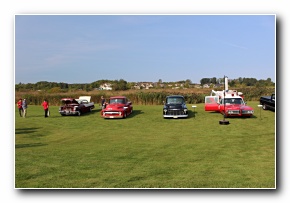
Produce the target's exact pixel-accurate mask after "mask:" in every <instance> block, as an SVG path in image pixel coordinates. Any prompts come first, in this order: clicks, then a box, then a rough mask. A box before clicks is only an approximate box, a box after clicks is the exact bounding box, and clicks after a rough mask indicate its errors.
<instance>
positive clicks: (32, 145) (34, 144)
mask: <svg viewBox="0 0 290 203" xmlns="http://www.w3.org/2000/svg"><path fill="white" fill-rule="evenodd" d="M46 145H47V144H42V143H31V144H16V145H15V148H28V147H41V146H46Z"/></svg>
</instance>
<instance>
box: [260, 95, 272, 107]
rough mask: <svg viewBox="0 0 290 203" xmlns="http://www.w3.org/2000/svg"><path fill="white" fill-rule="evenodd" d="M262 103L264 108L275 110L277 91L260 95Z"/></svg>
mask: <svg viewBox="0 0 290 203" xmlns="http://www.w3.org/2000/svg"><path fill="white" fill-rule="evenodd" d="M260 104H261V105H262V108H263V109H264V110H267V109H269V110H272V111H275V93H273V94H272V95H271V96H262V97H260Z"/></svg>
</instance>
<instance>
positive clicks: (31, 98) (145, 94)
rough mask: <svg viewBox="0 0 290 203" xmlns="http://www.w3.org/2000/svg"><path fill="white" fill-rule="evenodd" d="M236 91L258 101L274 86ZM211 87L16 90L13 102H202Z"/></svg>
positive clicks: (158, 103)
mask: <svg viewBox="0 0 290 203" xmlns="http://www.w3.org/2000/svg"><path fill="white" fill-rule="evenodd" d="M238 91H240V92H243V94H244V96H245V99H246V100H247V101H258V100H259V98H260V96H264V95H271V94H272V93H273V92H274V91H275V89H274V88H254V87H252V88H242V89H238ZM210 92H211V89H197V88H191V89H179V90H176V89H150V90H128V91H100V90H94V91H91V92H85V91H76V92H68V93H47V92H43V91H37V92H16V94H15V103H16V102H17V101H18V99H19V98H26V99H27V101H28V102H29V104H30V105H40V104H41V103H42V101H43V100H44V99H47V100H48V101H49V103H50V105H55V106H57V105H60V104H61V103H60V100H61V98H65V97H72V98H78V97H79V96H82V95H88V96H91V97H92V98H91V99H92V101H93V102H95V103H100V102H101V96H104V97H105V98H107V99H109V97H110V96H116V95H123V96H127V97H128V98H129V99H130V100H131V101H132V102H133V104H138V105H160V104H162V103H163V101H164V100H165V98H166V96H168V95H173V94H175V95H183V96H184V97H185V100H186V102H187V103H204V97H205V96H206V95H210Z"/></svg>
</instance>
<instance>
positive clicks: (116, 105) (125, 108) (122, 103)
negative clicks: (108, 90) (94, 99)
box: [101, 96, 133, 118]
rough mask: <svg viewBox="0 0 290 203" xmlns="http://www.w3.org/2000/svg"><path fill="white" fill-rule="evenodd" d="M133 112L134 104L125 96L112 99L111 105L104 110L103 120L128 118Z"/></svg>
mask: <svg viewBox="0 0 290 203" xmlns="http://www.w3.org/2000/svg"><path fill="white" fill-rule="evenodd" d="M132 112H133V106H132V102H130V101H129V100H128V99H127V98H126V97H124V96H115V97H110V100H109V103H107V104H106V107H105V108H104V109H102V111H101V116H102V117H103V118H126V117H127V116H128V115H130V114H131V113H132Z"/></svg>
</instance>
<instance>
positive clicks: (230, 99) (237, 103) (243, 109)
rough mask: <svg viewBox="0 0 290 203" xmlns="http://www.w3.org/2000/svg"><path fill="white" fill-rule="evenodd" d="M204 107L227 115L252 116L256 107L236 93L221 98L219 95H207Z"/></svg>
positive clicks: (206, 109)
mask: <svg viewBox="0 0 290 203" xmlns="http://www.w3.org/2000/svg"><path fill="white" fill-rule="evenodd" d="M204 108H205V111H216V112H220V113H221V114H223V115H224V116H225V117H251V116H252V115H253V114H254V109H253V108H252V107H250V106H247V105H246V103H245V102H244V100H243V98H242V97H240V96H236V95H234V94H233V95H226V96H225V97H222V98H220V99H219V96H206V97H205V106H204Z"/></svg>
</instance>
